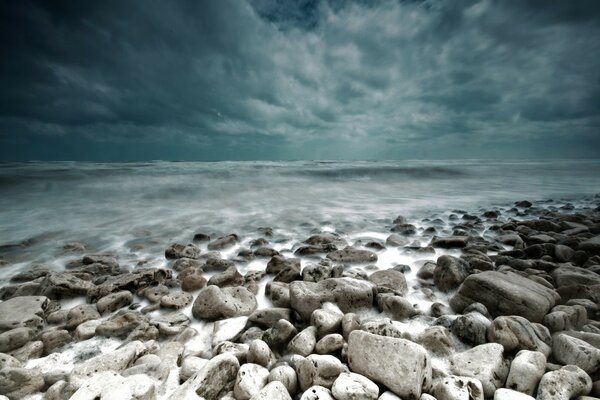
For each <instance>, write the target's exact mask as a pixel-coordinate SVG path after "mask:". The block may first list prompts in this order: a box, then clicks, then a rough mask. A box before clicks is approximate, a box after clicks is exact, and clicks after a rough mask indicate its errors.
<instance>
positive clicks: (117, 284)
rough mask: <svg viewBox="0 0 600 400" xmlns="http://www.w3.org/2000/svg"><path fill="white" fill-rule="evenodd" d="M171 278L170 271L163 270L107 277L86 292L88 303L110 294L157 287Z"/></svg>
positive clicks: (138, 271) (133, 272) (149, 270)
mask: <svg viewBox="0 0 600 400" xmlns="http://www.w3.org/2000/svg"><path fill="white" fill-rule="evenodd" d="M171 276H172V271H170V270H164V269H159V268H156V269H143V270H135V271H132V272H128V273H125V274H121V275H117V276H111V277H108V278H107V279H106V280H105V281H104V282H103V283H102V284H100V285H97V286H95V287H93V288H91V289H90V290H88V292H87V300H88V303H94V302H96V301H98V299H100V298H102V297H104V296H106V295H109V294H111V293H115V292H120V291H122V290H127V291H130V292H132V293H135V292H137V291H138V290H141V289H144V288H148V287H151V286H157V285H159V284H161V283H163V282H165V281H166V280H167V279H170V278H171Z"/></svg>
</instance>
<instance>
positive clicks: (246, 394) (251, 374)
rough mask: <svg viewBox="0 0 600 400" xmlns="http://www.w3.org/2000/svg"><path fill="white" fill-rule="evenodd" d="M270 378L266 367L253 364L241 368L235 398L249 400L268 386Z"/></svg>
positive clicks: (234, 388)
mask: <svg viewBox="0 0 600 400" xmlns="http://www.w3.org/2000/svg"><path fill="white" fill-rule="evenodd" d="M268 378H269V370H268V369H266V368H265V367H262V366H260V365H258V364H252V363H248V364H244V365H242V366H240V369H239V370H238V373H237V378H236V380H235V385H234V387H233V393H234V395H235V398H236V399H237V400H249V399H250V398H251V397H253V396H254V395H256V394H257V393H258V392H259V391H260V390H261V389H262V388H263V387H264V386H265V385H266V384H267V380H268ZM286 393H287V391H286Z"/></svg>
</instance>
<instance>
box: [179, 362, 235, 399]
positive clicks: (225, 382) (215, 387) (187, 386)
mask: <svg viewBox="0 0 600 400" xmlns="http://www.w3.org/2000/svg"><path fill="white" fill-rule="evenodd" d="M239 369H240V363H239V361H238V359H237V358H236V357H235V356H234V355H232V354H220V355H218V356H216V357H213V358H212V359H211V360H210V361H209V362H208V363H207V364H206V365H205V366H204V368H202V370H200V371H198V372H197V373H196V374H194V375H193V376H192V377H191V378H190V379H188V380H187V381H185V383H183V384H182V385H181V386H179V387H178V388H177V390H176V391H175V392H174V393H173V394H172V395H171V397H170V399H171V400H185V399H192V398H195V397H194V395H195V396H200V397H201V398H202V397H203V398H205V399H206V400H218V399H220V398H222V397H223V396H224V395H225V394H226V393H228V392H230V391H231V390H233V386H234V384H235V379H236V377H237V374H238V370H239Z"/></svg>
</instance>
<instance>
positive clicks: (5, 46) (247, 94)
mask: <svg viewBox="0 0 600 400" xmlns="http://www.w3.org/2000/svg"><path fill="white" fill-rule="evenodd" d="M0 32H1V38H0V40H1V43H0V52H1V54H0V85H1V87H2V90H1V91H0V159H4V160H10V159H79V160H140V159H199V160H203V159H305V158H308V159H339V158H350V159H382V158H383V159H396V158H412V159H414V158H441V159H444V158H486V157H494V158H506V157H508V158H513V157H518V158H522V157H599V156H600V72H599V71H600V4H599V3H598V2H597V1H593V0H592V1H577V2H565V1H560V0H556V1H541V0H540V1H518V0H514V1H502V2H492V1H486V0H481V1H467V0H465V1H397V0H396V1H391V0H390V1H378V2H370V1H341V0H330V1H316V0H297V1H293V0H287V1H277V0H248V1H246V0H219V1H141V0H140V1H90V2H87V1H86V2H82V1H66V2H45V1H39V2H36V1H30V0H23V1H18V2H2V5H1V6H0Z"/></svg>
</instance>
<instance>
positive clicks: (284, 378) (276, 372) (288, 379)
mask: <svg viewBox="0 0 600 400" xmlns="http://www.w3.org/2000/svg"><path fill="white" fill-rule="evenodd" d="M268 381H269V383H270V382H281V383H282V384H283V386H285V388H286V389H287V391H288V393H289V395H290V396H294V395H295V394H296V393H297V392H298V376H297V375H296V370H295V369H294V368H292V367H290V366H289V365H280V366H278V367H275V368H273V369H272V370H271V371H270V372H269V378H268Z"/></svg>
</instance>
